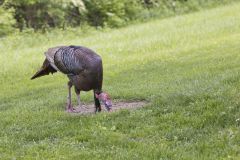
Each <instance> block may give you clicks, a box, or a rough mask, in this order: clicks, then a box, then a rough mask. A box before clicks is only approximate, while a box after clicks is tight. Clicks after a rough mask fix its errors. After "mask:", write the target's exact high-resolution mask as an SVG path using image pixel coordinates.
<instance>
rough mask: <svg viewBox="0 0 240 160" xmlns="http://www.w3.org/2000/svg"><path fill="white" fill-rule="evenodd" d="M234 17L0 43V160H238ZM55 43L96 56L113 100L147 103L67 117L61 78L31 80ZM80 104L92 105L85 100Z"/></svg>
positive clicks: (237, 26)
mask: <svg viewBox="0 0 240 160" xmlns="http://www.w3.org/2000/svg"><path fill="white" fill-rule="evenodd" d="M239 11H240V3H234V4H232V5H229V6H224V7H220V8H216V9H211V10H206V11H201V12H198V13H193V14H188V15H183V16H177V17H173V18H169V19H164V20H155V21H151V22H148V23H145V24H136V25H132V26H129V27H126V28H121V29H118V30H104V31H101V32H99V31H98V32H96V31H89V33H83V32H82V31H77V30H75V31H76V32H75V31H68V32H66V31H65V32H64V31H56V32H55V33H53V32H51V33H48V34H45V35H40V34H33V35H29V34H22V35H16V36H14V37H7V38H5V39H1V43H0V50H1V54H0V64H1V70H0V75H1V76H0V159H24V160H25V159H189V160H192V159H213V160H216V159H240V92H239V90H240V12H239ZM61 44H65V45H67V44H75V45H84V46H87V47H89V48H92V49H94V50H95V51H97V52H98V53H99V54H100V55H101V56H102V58H103V62H104V90H106V91H108V92H109V93H110V94H111V96H112V98H113V99H115V100H119V99H121V100H140V99H144V100H148V101H150V102H151V104H150V105H148V106H147V107H146V108H142V109H138V110H134V111H129V110H122V111H119V112H115V113H110V114H109V113H100V114H96V115H85V116H83V115H79V116H72V115H69V114H67V113H65V112H64V105H65V102H66V97H67V87H66V82H67V78H66V77H65V76H64V75H62V74H59V73H58V74H54V75H53V76H51V75H50V76H45V77H42V78H39V79H37V80H34V81H31V80H30V77H31V76H32V75H33V74H34V73H35V71H36V70H37V69H38V68H39V67H40V66H41V64H42V62H43V59H44V55H43V52H44V51H46V50H47V49H48V48H49V47H52V46H56V45H61ZM81 98H82V101H85V102H91V103H93V100H92V93H90V92H89V93H82V94H81ZM74 102H75V103H76V100H75V101H74Z"/></svg>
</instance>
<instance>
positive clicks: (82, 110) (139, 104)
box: [76, 101, 148, 114]
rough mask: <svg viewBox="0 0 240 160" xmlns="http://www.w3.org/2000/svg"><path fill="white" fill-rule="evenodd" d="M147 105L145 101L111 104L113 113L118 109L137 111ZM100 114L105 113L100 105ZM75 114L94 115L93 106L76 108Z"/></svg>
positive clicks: (85, 105) (84, 105) (87, 105)
mask: <svg viewBox="0 0 240 160" xmlns="http://www.w3.org/2000/svg"><path fill="white" fill-rule="evenodd" d="M147 104H148V102H147V101H125V102H124V101H119V102H112V111H111V112H115V111H118V110H120V109H137V108H141V107H144V106H146V105H147ZM102 112H107V110H106V108H105V107H104V105H102ZM76 113H77V114H89V113H95V106H94V104H82V105H81V107H78V106H77V108H76Z"/></svg>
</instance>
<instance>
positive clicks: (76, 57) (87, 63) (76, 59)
mask: <svg viewBox="0 0 240 160" xmlns="http://www.w3.org/2000/svg"><path fill="white" fill-rule="evenodd" d="M53 58H54V59H53V60H54V64H55V66H56V68H57V69H58V70H60V71H61V72H63V73H64V74H67V76H68V78H69V80H70V81H71V83H72V84H73V85H74V87H75V89H76V90H79V91H81V90H82V91H89V90H92V89H94V90H96V91H101V89H102V79H103V68H102V59H101V57H100V56H99V55H97V54H96V53H95V52H93V51H92V50H90V49H88V48H86V47H80V46H69V47H61V48H59V49H58V50H57V52H56V53H55V55H54V57H53Z"/></svg>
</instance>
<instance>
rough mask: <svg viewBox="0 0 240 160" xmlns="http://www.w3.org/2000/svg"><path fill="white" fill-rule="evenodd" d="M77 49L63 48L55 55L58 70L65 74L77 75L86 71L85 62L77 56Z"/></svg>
mask: <svg viewBox="0 0 240 160" xmlns="http://www.w3.org/2000/svg"><path fill="white" fill-rule="evenodd" d="M77 49H78V48H77V47H72V46H68V47H61V48H59V50H58V51H57V52H56V53H55V56H54V63H55V65H56V66H57V68H58V69H59V70H60V71H62V72H63V73H65V74H74V75H77V74H79V73H81V72H82V71H83V70H84V69H83V67H84V64H83V61H82V60H81V59H80V58H79V57H78V56H77V54H76V52H75V51H76V50H77Z"/></svg>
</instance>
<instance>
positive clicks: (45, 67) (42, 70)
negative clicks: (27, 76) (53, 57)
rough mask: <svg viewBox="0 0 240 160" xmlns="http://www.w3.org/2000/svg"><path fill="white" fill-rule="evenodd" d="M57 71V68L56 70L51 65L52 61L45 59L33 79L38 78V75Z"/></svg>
mask: <svg viewBox="0 0 240 160" xmlns="http://www.w3.org/2000/svg"><path fill="white" fill-rule="evenodd" d="M55 72H57V70H55V69H54V68H53V67H52V66H51V65H50V63H49V62H48V60H47V59H45V61H44V62H43V66H42V67H41V68H40V70H39V71H37V72H36V73H35V74H34V75H33V76H32V78H31V79H35V78H38V77H41V76H45V75H48V74H49V73H52V74H53V73H55Z"/></svg>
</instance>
